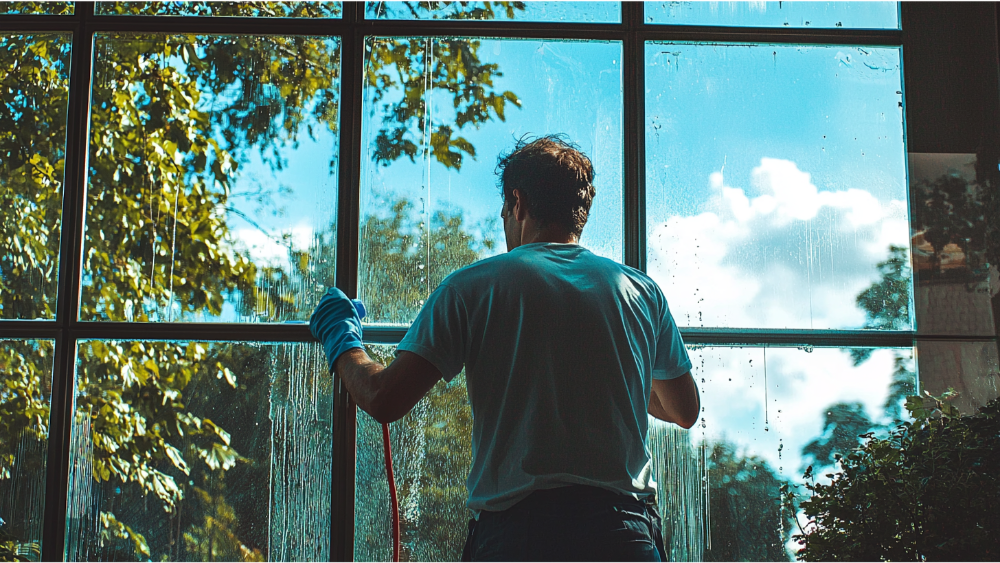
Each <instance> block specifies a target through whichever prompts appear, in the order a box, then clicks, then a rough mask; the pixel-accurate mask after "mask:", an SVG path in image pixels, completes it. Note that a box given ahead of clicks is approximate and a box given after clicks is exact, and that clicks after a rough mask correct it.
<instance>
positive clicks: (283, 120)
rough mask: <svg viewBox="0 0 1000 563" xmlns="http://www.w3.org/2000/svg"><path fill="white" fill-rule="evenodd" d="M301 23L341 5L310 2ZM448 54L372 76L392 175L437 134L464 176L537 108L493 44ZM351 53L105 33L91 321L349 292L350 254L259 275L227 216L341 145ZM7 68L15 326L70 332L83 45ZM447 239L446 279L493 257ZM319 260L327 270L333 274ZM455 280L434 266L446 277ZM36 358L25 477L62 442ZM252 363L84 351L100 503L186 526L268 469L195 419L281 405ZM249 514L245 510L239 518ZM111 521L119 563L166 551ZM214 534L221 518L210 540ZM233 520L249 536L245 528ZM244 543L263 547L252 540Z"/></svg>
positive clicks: (99, 74)
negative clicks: (77, 82) (294, 162)
mask: <svg viewBox="0 0 1000 563" xmlns="http://www.w3.org/2000/svg"><path fill="white" fill-rule="evenodd" d="M201 7H202V8H205V9H209V8H211V9H213V10H216V9H219V10H223V11H225V12H226V13H229V14H232V15H255V16H262V15H263V16H268V15H289V14H287V13H284V12H287V5H284V4H281V3H254V4H250V3H246V4H243V3H231V4H226V5H224V6H221V7H218V6H209V5H208V4H205V5H204V6H201ZM186 8H187V6H186V5H183V4H180V3H169V4H155V5H153V4H151V3H127V4H126V3H123V4H116V5H114V6H109V8H108V9H112V10H119V11H121V12H130V13H142V12H144V11H145V10H149V9H154V10H158V11H160V12H161V13H162V11H163V10H167V11H170V10H182V9H186ZM102 9H103V8H102ZM199 9H200V8H199ZM296 9H301V10H307V11H309V10H317V11H321V10H324V9H326V7H324V6H322V5H318V4H305V5H304V7H301V8H296ZM279 12H282V13H279ZM295 15H300V16H304V15H308V14H305V13H301V14H295ZM430 43H432V44H433V46H432V47H431V48H430V49H428V48H427V46H426V45H427V44H426V43H425V42H422V41H419V40H400V41H398V42H395V43H393V42H381V43H378V44H373V45H372V49H371V51H370V53H371V55H372V56H371V57H369V59H368V60H367V66H366V71H367V73H368V76H369V77H370V78H371V80H370V81H369V84H370V85H371V91H372V92H374V94H373V95H374V96H375V98H376V99H377V100H378V101H379V102H381V103H382V106H381V107H382V110H383V113H384V114H385V115H387V116H390V117H389V118H387V119H386V120H385V121H383V126H384V131H385V134H384V135H380V137H379V139H380V140H379V141H378V143H377V148H378V151H377V157H376V158H377V161H378V162H380V163H382V164H387V163H389V162H391V161H392V160H394V159H396V158H399V157H400V156H402V155H407V156H408V157H409V158H414V157H415V156H416V155H417V152H415V151H414V150H413V149H412V147H411V145H414V144H416V143H415V141H414V138H413V135H411V134H409V133H408V131H409V130H410V129H414V128H422V127H423V126H424V125H428V126H429V127H431V128H432V129H431V131H432V132H433V133H432V135H431V138H430V142H429V144H430V146H431V147H432V148H431V149H430V151H431V154H433V156H434V158H436V159H437V160H438V161H439V162H441V163H442V165H444V166H447V167H454V168H458V167H460V166H461V162H462V159H463V158H464V156H474V155H475V148H474V147H473V146H472V145H471V144H470V143H468V141H466V140H465V139H464V138H462V137H461V136H460V135H458V132H459V131H460V130H461V129H462V128H463V127H468V126H479V125H481V124H483V123H486V122H489V121H490V120H492V119H503V116H504V111H505V108H506V107H507V106H506V104H507V103H508V102H509V103H513V104H514V105H515V106H516V105H518V104H519V102H518V101H517V98H516V96H515V95H514V94H513V93H511V92H502V93H497V92H495V91H494V90H493V82H492V80H493V78H494V77H496V76H499V75H500V73H499V69H498V67H497V66H496V65H493V64H483V63H481V62H480V61H479V58H478V47H479V42H478V41H475V40H460V39H454V40H453V39H449V40H446V41H433V42H430ZM339 58H340V45H339V43H338V42H337V41H336V40H332V39H331V40H325V39H315V38H306V37H281V36H260V37H247V36H197V37H195V36H163V35H127V36H117V35H114V34H107V35H101V36H98V38H97V41H96V44H95V64H94V80H93V92H92V104H91V112H92V114H91V123H92V127H91V129H90V150H91V153H90V159H89V163H90V169H89V171H88V190H87V207H88V208H87V221H86V231H85V242H84V247H85V250H86V253H85V255H84V257H83V260H84V270H85V275H84V280H83V281H84V283H83V288H82V297H81V308H80V318H81V319H84V320H123V321H149V320H163V321H170V320H183V319H202V318H212V317H214V316H217V315H219V314H220V313H221V311H222V307H223V305H224V304H225V303H227V302H230V303H234V304H235V305H236V306H237V308H238V312H239V313H240V314H242V315H243V316H245V317H249V318H256V319H260V320H284V319H287V318H289V317H292V318H296V317H303V316H308V311H309V309H310V308H311V307H310V303H309V301H308V299H307V300H305V302H303V300H302V297H301V296H299V295H296V294H295V293H294V292H293V291H290V290H289V289H288V288H289V287H298V288H301V287H305V284H311V285H312V286H313V287H315V286H317V285H318V286H322V285H332V277H333V269H332V264H333V260H332V257H330V256H329V255H325V256H317V255H314V254H312V253H310V252H297V253H293V254H292V258H293V259H294V263H295V264H297V265H298V267H297V268H296V269H295V270H294V271H284V270H282V269H277V268H262V267H259V266H257V265H256V264H254V263H253V262H252V261H251V260H250V259H249V257H248V256H247V255H246V254H245V253H243V252H242V251H241V250H240V249H239V247H238V246H237V245H236V244H235V241H234V240H233V238H232V235H231V233H230V230H229V225H228V222H227V217H228V216H229V213H235V212H236V211H237V210H236V209H235V208H234V207H233V205H232V202H233V198H234V197H235V195H236V194H233V193H232V191H231V188H232V185H233V179H234V177H235V176H236V174H237V173H238V171H239V169H240V166H241V165H242V164H243V163H245V162H246V161H247V158H248V155H249V153H250V152H251V151H257V152H259V153H260V154H261V156H262V158H263V159H264V160H265V162H267V163H268V164H269V165H270V166H271V167H272V168H274V169H280V168H281V167H283V166H284V165H285V162H284V160H283V156H282V155H283V152H282V149H283V148H284V147H288V146H294V145H295V144H296V143H297V141H298V139H299V138H300V136H301V135H312V134H314V132H315V131H316V128H317V127H327V128H328V129H330V130H331V131H334V132H336V130H337V124H338V122H339V116H338V111H339V106H338V102H337V100H338V96H339V93H338V87H339V68H340V67H339ZM425 58H426V59H427V60H426V61H425ZM0 60H2V61H3V63H4V68H9V69H12V71H11V72H8V73H7V74H6V75H5V76H4V77H3V78H2V80H3V82H2V84H3V89H2V92H0V95H2V96H3V102H4V107H3V111H2V112H0V121H2V122H3V125H4V126H3V129H2V131H3V133H0V178H2V179H3V186H2V190H0V198H2V203H3V207H2V210H3V211H2V212H0V218H2V222H0V230H2V232H0V235H2V236H0V246H2V247H3V252H2V253H0V284H3V285H2V287H0V289H2V291H0V314H2V315H3V316H4V317H5V318H52V316H53V314H54V311H53V310H52V308H53V304H54V303H55V299H54V287H55V272H56V269H57V268H56V265H57V260H58V244H59V243H58V241H59V236H58V235H59V211H60V208H61V183H62V175H63V166H64V163H65V159H64V155H63V153H62V150H63V149H62V140H63V139H64V138H65V121H66V114H65V111H66V107H67V103H66V95H67V92H68V42H66V41H65V40H57V38H56V37H54V36H43V35H31V36H9V37H5V38H2V39H0ZM425 67H426V68H427V71H428V72H430V76H432V77H433V79H432V80H431V82H430V85H429V88H431V89H434V90H438V91H441V92H443V93H445V95H448V96H451V98H452V99H453V101H454V104H453V105H454V107H455V108H456V110H455V117H454V119H453V122H449V123H445V122H443V121H440V120H439V121H436V122H430V121H426V122H425V120H426V117H425V112H424V111H423V110H422V109H421V106H420V104H419V103H418V102H419V100H420V97H421V95H423V94H424V91H425V88H426V87H427V86H425V85H423V83H422V82H421V81H420V80H419V79H418V78H417V76H418V75H420V76H422V75H423V73H424V70H423V68H425ZM417 130H420V129H417ZM332 158H333V160H332V162H331V165H334V164H336V162H335V158H336V155H334V156H333V157H332ZM404 207H405V204H404ZM367 220H368V219H366V221H367ZM435 221H440V224H439V225H438V226H439V227H440V229H443V230H444V231H445V232H450V233H461V232H462V222H461V217H460V216H450V217H449V216H447V215H444V214H439V216H438V217H437V218H436V219H435ZM435 224H436V225H437V223H435ZM330 227H331V228H330V232H328V233H324V234H323V235H321V241H322V242H321V243H320V244H319V245H318V247H314V248H313V249H310V250H311V251H313V252H322V251H324V249H326V250H329V249H332V248H333V246H334V240H335V239H334V229H333V227H334V225H331V226H330ZM426 236H427V237H429V238H428V244H430V245H431V246H433V247H434V248H435V249H437V248H438V246H437V245H438V242H432V240H431V239H433V237H434V236H445V235H434V234H430V233H427V234H426ZM448 236H450V235H448ZM440 240H441V241H447V242H441V244H443V245H444V246H443V247H441V252H443V253H444V254H447V253H448V252H451V251H453V250H454V251H455V252H458V253H459V254H461V256H462V257H461V258H456V259H455V260H452V261H450V262H445V261H440V266H439V267H440V268H445V267H448V266H447V264H454V263H458V262H462V263H464V262H465V261H466V260H471V259H475V256H476V255H475V253H474V252H473V253H472V254H470V253H469V252H468V251H467V250H468V249H473V248H475V247H476V245H477V244H479V243H478V242H474V241H472V240H469V241H466V242H464V243H463V244H464V245H465V246H452V245H451V242H450V241H451V240H452V238H444V239H440ZM385 242H386V244H388V245H389V246H390V247H391V246H393V245H394V244H395V243H396V241H395V239H391V238H389V239H386V240H385ZM483 244H486V243H485V242H484V243H483ZM428 248H430V247H428ZM463 249H465V250H463ZM331 254H332V253H331ZM405 259H407V260H408V259H410V258H409V257H407V258H405ZM320 261H322V262H323V263H324V264H321V265H319V266H318V267H317V266H316V265H315V264H316V262H320ZM441 277H443V274H442V273H441V272H440V271H437V270H435V273H434V274H433V279H437V280H439V279H440V278H441ZM289 280H292V281H295V282H296V283H298V284H299V285H297V286H296V285H295V284H291V283H288V282H289ZM313 298H318V294H317V295H315V296H313ZM373 304H374V305H376V308H378V307H380V306H381V305H379V304H378V303H373ZM31 346H32V344H30V343H17V344H15V345H14V346H13V347H12V348H10V350H12V352H11V353H10V354H11V357H10V358H9V361H8V363H7V364H6V366H16V365H22V366H23V368H17V369H14V368H13V367H11V368H10V369H8V368H7V367H6V366H5V369H4V370H3V378H4V384H5V385H6V389H9V390H11V391H9V392H8V391H5V394H4V395H2V402H0V415H2V416H0V420H2V421H3V424H4V426H3V428H2V430H3V432H4V434H3V435H2V436H0V438H2V443H0V455H3V456H4V457H3V458H0V459H2V460H3V463H4V467H6V468H11V467H15V466H17V464H18V463H20V461H19V460H17V459H15V457H14V454H13V453H12V452H13V451H14V446H13V444H15V443H16V441H17V440H19V439H20V437H21V435H24V433H25V432H29V433H33V434H32V435H33V436H35V438H34V439H36V440H42V439H44V437H45V436H46V435H47V428H46V427H45V426H43V425H41V424H40V423H39V422H38V421H42V420H44V421H46V423H47V419H48V404H47V397H46V396H45V394H44V393H43V392H40V391H39V388H40V386H41V385H42V383H40V382H43V381H45V380H46V379H47V378H48V377H49V374H50V373H51V372H50V371H49V372H46V371H45V369H44V366H43V365H41V364H39V363H38V362H37V361H36V360H35V359H34V358H35V356H37V354H35V353H34V352H33V351H32V350H31V349H30V348H31ZM238 350H239V347H238V346H234V345H219V346H215V345H213V346H207V345H203V344H199V343H186V344H185V343H169V342H163V343H144V342H99V341H87V342H82V343H81V347H80V354H79V357H80V364H79V366H78V370H77V373H78V377H77V395H76V406H77V410H76V420H75V426H74V431H75V432H77V433H80V432H82V431H83V429H87V432H90V434H89V435H88V436H89V443H90V446H88V447H90V448H92V450H91V451H92V454H91V456H92V458H93V470H92V477H93V479H94V482H95V487H97V490H98V491H104V492H103V493H102V492H98V493H96V494H98V495H101V494H108V495H110V494H111V493H108V492H107V491H109V490H111V491H113V490H117V489H121V490H122V492H121V493H114V494H123V495H126V496H128V495H131V497H130V498H134V499H137V500H138V499H143V500H144V501H145V502H147V503H148V501H149V499H150V498H153V499H156V501H155V503H159V506H160V508H161V509H163V510H166V511H167V513H168V514H170V515H171V518H177V519H178V522H179V523H180V522H182V520H181V517H180V516H178V515H177V509H178V507H179V506H180V502H181V501H182V500H183V498H184V496H185V491H189V490H190V491H194V489H193V488H191V489H189V487H193V486H189V485H186V484H185V483H184V482H183V481H182V479H183V478H188V477H190V478H192V479H189V481H191V482H194V481H195V480H196V479H197V478H201V477H203V476H206V475H215V476H216V477H217V478H218V479H220V482H221V479H222V477H223V476H224V475H226V474H230V472H234V471H239V470H240V467H249V466H254V465H255V464H259V463H260V460H255V459H253V458H251V457H247V455H249V453H248V452H241V451H237V450H236V449H235V448H234V447H232V445H231V442H232V440H233V435H234V433H244V434H247V433H249V432H250V429H247V428H245V427H246V426H249V421H248V420H234V421H232V422H231V423H225V424H223V423H221V422H219V420H220V419H219V418H218V417H211V418H209V417H207V416H204V415H198V414H196V411H197V409H196V408H195V406H196V405H197V403H198V401H199V397H205V396H207V395H213V394H214V396H215V397H218V396H219V395H220V394H221V395H224V396H229V397H234V398H238V397H240V396H241V392H242V395H245V396H249V397H253V398H254V400H257V399H260V398H262V397H266V396H267V395H266V393H264V392H263V390H265V389H267V388H268V386H269V385H273V382H271V381H269V380H268V376H267V375H266V373H267V371H266V370H265V369H261V366H260V365H256V364H255V365H256V367H255V368H254V369H252V370H250V371H249V372H247V371H241V370H240V366H239V365H238V362H237V359H236V358H235V355H234V351H238ZM251 363H252V362H251ZM258 363H260V362H258ZM265 365H266V364H265ZM236 374H240V375H239V378H238V379H237V377H236ZM212 382H214V383H212ZM244 382H249V383H250V386H251V387H250V388H247V387H245V385H246V383H244ZM226 389H229V390H230V391H226ZM250 389H256V391H254V392H248V391H249V390H250ZM256 404H258V405H259V404H260V403H256ZM254 412H257V413H259V412H261V411H260V409H259V408H257V409H256V410H255V411H254ZM8 432H10V434H8ZM18 433H20V434H18ZM245 437H246V438H247V439H248V440H250V439H251V438H252V436H245ZM0 479H2V477H0ZM109 487H110V489H109ZM203 490H207V489H203ZM218 494H220V495H221V494H222V493H218ZM227 494H228V495H230V496H231V494H232V493H227ZM210 496H212V495H210ZM213 502H214V501H213ZM219 502H220V503H221V502H222V501H219ZM226 502H228V501H226ZM155 503H154V504H155ZM210 504H211V503H210ZM230 505H231V506H233V507H234V509H236V510H237V512H239V508H238V503H235V502H234V503H232V504H230ZM215 506H216V507H217V508H218V507H221V506H222V504H219V503H216V505H215ZM211 510H214V509H211V508H210V507H208V505H205V506H203V507H202V508H196V507H195V508H194V512H195V514H196V515H199V514H200V515H201V516H204V515H205V514H208V512H210V511H211ZM219 510H221V508H219ZM217 512H218V511H217ZM100 516H101V518H100V520H101V525H102V528H103V532H102V533H103V534H104V536H105V538H104V539H105V540H106V541H107V542H108V544H109V545H110V544H112V543H114V544H116V545H117V544H118V543H120V542H125V543H124V544H122V545H126V546H128V549H127V550H125V551H122V552H121V555H120V556H122V557H135V556H136V555H145V556H154V555H155V552H156V551H157V550H158V545H156V544H151V543H149V542H147V541H146V537H147V536H149V534H151V533H152V532H150V531H148V530H141V529H140V528H141V526H140V524H143V523H142V522H140V521H138V520H130V521H126V520H119V519H118V517H117V516H116V514H115V513H113V512H111V511H102V512H101V514H100ZM188 520H194V521H196V520H197V517H196V518H193V519H191V518H188ZM188 520H184V521H188ZM206 521H207V520H205V519H204V518H202V520H201V522H202V524H200V525H201V526H202V528H204V525H203V524H204V522H206ZM227 525H228V524H227ZM233 525H235V526H241V524H240V523H239V519H237V521H236V523H235V524H233ZM191 533H192V534H193V535H192V537H196V536H197V534H195V532H194V531H192V532H191ZM237 536H238V537H240V538H241V542H244V543H245V540H243V539H242V538H245V537H246V535H245V532H240V533H238V534H237ZM150 537H152V536H150ZM30 539H31V538H24V541H28V540H30ZM116 542H117V543H116ZM122 549H125V548H122ZM250 549H251V551H252V550H253V549H254V548H252V547H251V548H250ZM129 550H131V551H129ZM126 553H132V555H130V556H129V555H125V554H126ZM180 555H181V554H180V553H178V554H176V555H175V556H174V557H179V556H180ZM188 555H189V556H197V555H196V554H195V553H193V552H192V553H189V554H188Z"/></svg>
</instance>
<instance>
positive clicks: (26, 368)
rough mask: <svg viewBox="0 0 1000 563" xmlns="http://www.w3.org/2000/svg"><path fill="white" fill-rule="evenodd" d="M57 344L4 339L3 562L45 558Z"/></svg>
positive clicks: (0, 420)
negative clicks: (44, 528)
mask: <svg viewBox="0 0 1000 563" xmlns="http://www.w3.org/2000/svg"><path fill="white" fill-rule="evenodd" d="M54 352H55V343H54V342H53V341H51V340H0V559H2V560H4V561H17V560H18V558H23V559H24V560H28V561H38V560H39V559H40V558H41V555H42V541H43V539H44V538H43V533H42V518H43V513H44V511H45V462H46V459H47V454H48V441H49V407H50V402H51V400H52V358H53V355H54Z"/></svg>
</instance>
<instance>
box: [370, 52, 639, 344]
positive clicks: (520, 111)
mask: <svg viewBox="0 0 1000 563" xmlns="http://www.w3.org/2000/svg"><path fill="white" fill-rule="evenodd" d="M621 54H622V45H621V43H620V42H601V41H528V40H498V39H497V40H494V39H482V38H450V37H436V38H430V37H428V38H412V39H404V38H381V37H370V38H366V61H365V86H364V105H363V113H362V131H361V142H362V150H361V158H362V160H361V219H360V242H359V254H360V256H359V268H358V269H359V273H358V293H359V295H360V297H361V299H362V300H363V301H364V302H365V304H366V305H367V306H368V317H367V318H366V321H367V322H372V323H398V324H408V323H409V322H410V321H411V320H412V319H413V318H414V316H415V315H416V313H417V311H418V310H419V309H420V307H421V305H423V302H424V300H425V299H426V298H427V297H428V296H429V295H430V293H431V292H432V291H433V290H434V289H435V288H436V287H437V285H438V284H439V283H440V282H441V280H442V279H443V278H444V277H445V276H447V275H448V274H450V273H451V272H453V271H454V270H456V269H458V268H460V267H462V266H465V265H467V264H470V263H472V262H475V261H476V260H479V259H481V258H485V257H488V256H492V255H495V254H497V253H500V252H504V251H506V239H505V238H504V233H503V230H502V223H501V221H500V217H499V215H500V207H501V203H502V202H501V195H500V189H499V188H498V187H497V177H496V176H495V174H494V170H495V167H496V163H497V157H498V155H499V154H501V153H503V152H509V151H511V150H512V149H513V147H514V145H515V143H516V141H517V139H519V138H521V137H523V136H525V135H530V136H541V135H547V134H559V133H561V134H565V135H566V137H567V138H568V139H569V140H571V141H573V142H575V143H576V144H578V145H579V147H580V148H581V150H582V151H583V152H584V153H585V154H587V155H588V156H590V157H591V159H592V161H593V164H594V170H595V173H596V175H595V179H594V184H595V186H596V189H597V195H596V197H595V198H594V202H593V206H592V207H591V210H590V217H589V220H588V222H587V226H586V227H585V228H584V230H583V236H582V238H581V242H580V243H581V244H582V245H583V246H585V247H587V248H589V249H590V250H592V251H593V252H595V253H596V254H599V255H602V256H606V257H609V258H612V259H614V260H619V261H620V260H621V259H622V254H623V232H624V231H623V225H622V217H623V207H622V193H623V187H622V186H623V181H622V171H623V168H622V163H623V159H624V157H623V144H622V143H623V141H622V138H623V137H622V127H623V125H622V123H623V122H622V103H623V97H622V96H623V95H622V72H621Z"/></svg>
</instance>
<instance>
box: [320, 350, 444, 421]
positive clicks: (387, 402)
mask: <svg viewBox="0 0 1000 563" xmlns="http://www.w3.org/2000/svg"><path fill="white" fill-rule="evenodd" d="M334 372H335V373H336V374H337V375H339V376H340V379H341V380H342V381H343V382H344V385H345V386H346V387H347V391H348V392H349V393H350V394H351V397H352V398H353V399H354V402H356V403H357V404H358V406H359V407H361V409H362V410H363V411H365V412H367V413H368V414H370V415H372V417H373V418H374V419H375V420H377V421H379V422H393V421H395V420H399V419H400V418H403V416H405V415H406V413H408V412H410V409H412V408H413V405H415V404H417V401H419V400H420V399H421V398H422V397H423V396H424V395H426V394H427V392H428V391H430V389H431V387H434V384H435V383H437V381H438V380H439V379H441V372H440V371H438V369H437V368H436V367H434V364H432V363H430V362H428V361H427V360H425V359H423V358H422V357H420V356H419V355H417V354H414V353H413V352H406V351H401V352H400V353H399V355H397V356H396V359H395V360H393V362H392V363H391V364H389V367H384V366H382V364H380V363H378V362H376V361H373V360H372V359H371V358H369V357H368V354H366V353H365V351H364V349H363V348H352V349H350V350H347V351H346V352H344V353H343V354H341V355H340V356H339V357H338V358H337V361H336V362H335V363H334Z"/></svg>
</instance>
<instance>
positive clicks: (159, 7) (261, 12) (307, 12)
mask: <svg viewBox="0 0 1000 563" xmlns="http://www.w3.org/2000/svg"><path fill="white" fill-rule="evenodd" d="M341 6H342V3H341V2H212V1H208V2H98V3H97V5H96V6H94V13H95V14H97V15H99V16H113V15H127V16H129V15H142V16H238V17H245V18H251V17H252V18H339V17H340V14H341Z"/></svg>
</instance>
